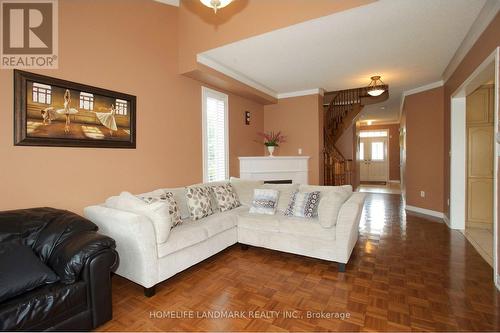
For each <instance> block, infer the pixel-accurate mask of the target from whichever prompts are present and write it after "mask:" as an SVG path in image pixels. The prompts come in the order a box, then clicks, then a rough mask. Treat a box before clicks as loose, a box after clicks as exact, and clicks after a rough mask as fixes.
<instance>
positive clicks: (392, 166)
mask: <svg viewBox="0 0 500 333" xmlns="http://www.w3.org/2000/svg"><path fill="white" fill-rule="evenodd" d="M377 129H387V130H389V179H390V180H400V175H399V174H400V170H399V160H400V158H399V157H400V156H399V124H387V125H371V126H360V128H359V130H360V131H370V130H377Z"/></svg>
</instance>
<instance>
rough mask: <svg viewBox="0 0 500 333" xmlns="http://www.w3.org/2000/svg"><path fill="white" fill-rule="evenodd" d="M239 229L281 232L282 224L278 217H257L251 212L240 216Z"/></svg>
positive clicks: (242, 213)
mask: <svg viewBox="0 0 500 333" xmlns="http://www.w3.org/2000/svg"><path fill="white" fill-rule="evenodd" d="M238 228H245V229H251V230H261V231H267V232H279V230H280V224H279V220H278V216H277V215H257V214H252V213H250V212H240V213H239V214H238Z"/></svg>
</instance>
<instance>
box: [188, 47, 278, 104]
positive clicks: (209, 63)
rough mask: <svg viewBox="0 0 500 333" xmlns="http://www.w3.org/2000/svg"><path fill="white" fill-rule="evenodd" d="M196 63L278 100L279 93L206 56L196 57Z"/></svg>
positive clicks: (199, 55)
mask: <svg viewBox="0 0 500 333" xmlns="http://www.w3.org/2000/svg"><path fill="white" fill-rule="evenodd" d="M196 61H197V62H198V63H200V64H202V65H205V66H207V67H210V68H212V69H214V70H216V71H218V72H221V73H222V74H224V75H227V76H229V77H231V78H233V79H235V80H238V81H240V82H241V83H244V84H246V85H247V86H250V87H252V88H254V89H257V90H259V91H262V92H263V93H266V94H268V95H270V96H272V97H274V98H278V93H277V92H276V91H274V90H272V89H269V88H268V87H266V86H264V85H262V84H260V83H258V82H256V81H254V80H252V79H251V78H249V77H248V76H246V75H243V74H241V73H239V72H237V71H235V70H232V69H231V68H229V67H227V66H224V65H222V64H221V63H219V62H217V61H215V60H213V59H212V58H210V57H208V56H206V55H204V54H198V55H197V56H196Z"/></svg>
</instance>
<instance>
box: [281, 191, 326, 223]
mask: <svg viewBox="0 0 500 333" xmlns="http://www.w3.org/2000/svg"><path fill="white" fill-rule="evenodd" d="M319 193H320V192H319V191H314V192H299V191H296V192H295V193H294V194H292V196H291V197H290V202H289V203H288V208H287V210H286V211H285V215H286V216H298V217H307V218H312V217H316V216H318V205H319Z"/></svg>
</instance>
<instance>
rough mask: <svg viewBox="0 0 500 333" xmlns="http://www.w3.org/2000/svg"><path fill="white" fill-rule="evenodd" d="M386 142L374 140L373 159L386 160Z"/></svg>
mask: <svg viewBox="0 0 500 333" xmlns="http://www.w3.org/2000/svg"><path fill="white" fill-rule="evenodd" d="M384 155H385V154H384V142H382V141H377V142H372V160H373V161H383V160H384Z"/></svg>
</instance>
